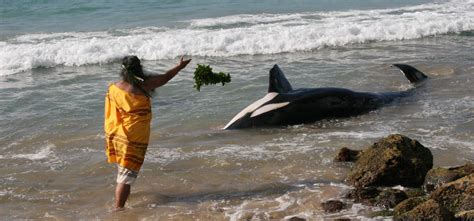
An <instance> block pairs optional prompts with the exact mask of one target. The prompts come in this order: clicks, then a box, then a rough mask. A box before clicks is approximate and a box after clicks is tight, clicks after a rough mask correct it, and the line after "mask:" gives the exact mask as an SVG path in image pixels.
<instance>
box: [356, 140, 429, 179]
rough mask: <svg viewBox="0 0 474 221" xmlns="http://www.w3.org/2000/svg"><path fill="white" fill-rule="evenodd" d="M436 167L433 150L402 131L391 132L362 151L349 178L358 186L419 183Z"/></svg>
mask: <svg viewBox="0 0 474 221" xmlns="http://www.w3.org/2000/svg"><path fill="white" fill-rule="evenodd" d="M432 167H433V155H432V154H431V151H430V150H429V149H428V148H426V147H424V146H423V145H421V144H420V143H419V142H418V141H416V140H412V139H410V138H408V137H405V136H403V135H400V134H394V135H390V136H388V137H386V138H383V139H381V140H379V141H378V142H377V143H374V144H373V145H372V146H370V147H369V148H368V149H366V150H363V151H362V152H361V153H360V154H359V159H358V160H357V161H356V163H355V164H354V168H352V171H351V172H350V173H349V175H348V178H347V181H348V182H349V183H350V184H352V185H354V186H356V187H366V186H395V185H402V186H408V187H418V186H420V185H422V184H423V181H424V180H425V175H426V173H427V172H428V171H429V170H430V169H431V168H432Z"/></svg>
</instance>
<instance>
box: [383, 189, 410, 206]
mask: <svg viewBox="0 0 474 221" xmlns="http://www.w3.org/2000/svg"><path fill="white" fill-rule="evenodd" d="M407 198H408V197H407V194H406V193H405V192H403V191H401V190H395V189H385V190H383V191H382V192H380V193H379V195H378V196H377V197H375V205H376V206H378V207H382V208H384V209H389V208H393V207H395V206H396V205H397V204H398V203H400V202H402V201H403V200H405V199H407Z"/></svg>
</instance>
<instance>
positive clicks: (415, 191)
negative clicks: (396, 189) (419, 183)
mask: <svg viewBox="0 0 474 221" xmlns="http://www.w3.org/2000/svg"><path fill="white" fill-rule="evenodd" d="M403 192H405V193H406V194H407V196H408V198H412V197H419V196H424V195H426V193H425V191H423V190H422V189H421V188H406V189H405V190H404V191H403Z"/></svg>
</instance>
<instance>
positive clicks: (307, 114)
mask: <svg viewBox="0 0 474 221" xmlns="http://www.w3.org/2000/svg"><path fill="white" fill-rule="evenodd" d="M392 66H394V67H397V68H398V69H400V71H401V72H402V73H403V74H404V75H405V77H406V78H407V79H408V81H410V82H411V83H412V84H413V85H414V87H411V88H410V89H407V90H404V91H397V92H381V93H372V92H356V91H352V90H350V89H346V88H333V87H326V88H299V89H293V87H292V86H291V84H290V82H289V81H288V79H287V78H286V77H285V74H284V73H283V71H282V70H281V69H280V68H279V67H278V65H276V64H275V65H274V66H273V68H272V69H271V70H270V74H269V84H268V92H267V94H266V95H265V96H264V97H263V98H261V99H259V100H257V101H255V102H253V103H252V104H250V105H249V106H247V107H246V108H244V109H243V110H242V111H240V112H239V113H238V114H237V115H235V116H234V117H233V118H232V119H231V120H230V121H229V122H228V123H227V125H226V126H225V127H224V128H223V129H226V130H230V129H244V128H256V127H275V126H288V125H297V124H307V123H313V122H316V121H320V120H324V119H335V118H348V117H353V116H357V115H361V114H365V113H368V112H370V111H373V110H376V109H378V108H380V107H382V106H384V105H387V104H390V103H392V102H393V101H395V100H397V99H400V98H403V97H407V96H410V95H411V94H413V90H415V89H416V88H418V86H420V85H422V84H421V83H422V82H424V80H425V79H427V78H428V77H427V76H426V75H425V74H424V73H423V72H421V71H419V70H418V69H416V68H414V67H412V66H410V65H407V64H393V65H392Z"/></svg>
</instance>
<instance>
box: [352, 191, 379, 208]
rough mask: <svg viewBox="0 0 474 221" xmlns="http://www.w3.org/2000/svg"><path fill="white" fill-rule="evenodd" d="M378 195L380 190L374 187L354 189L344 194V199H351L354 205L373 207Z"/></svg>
mask: <svg viewBox="0 0 474 221" xmlns="http://www.w3.org/2000/svg"><path fill="white" fill-rule="evenodd" d="M379 194H380V190H379V189H377V188H375V187H366V188H355V189H353V190H351V191H349V192H348V193H347V194H346V196H345V197H346V198H349V199H353V200H354V202H356V203H362V204H364V205H368V206H374V205H375V198H376V197H377V196H378V195H379Z"/></svg>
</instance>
